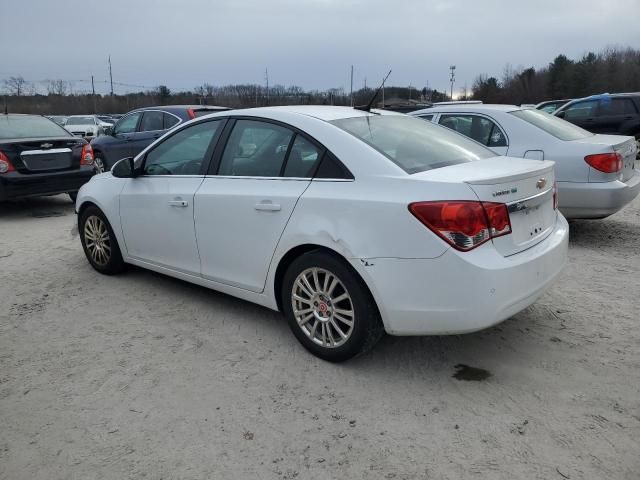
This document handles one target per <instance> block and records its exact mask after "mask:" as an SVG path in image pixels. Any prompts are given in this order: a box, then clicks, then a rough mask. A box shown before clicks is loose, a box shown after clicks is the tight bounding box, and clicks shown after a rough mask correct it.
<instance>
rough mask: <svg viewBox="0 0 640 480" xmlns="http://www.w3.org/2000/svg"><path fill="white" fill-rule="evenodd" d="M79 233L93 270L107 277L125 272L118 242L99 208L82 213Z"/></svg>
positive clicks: (88, 209)
mask: <svg viewBox="0 0 640 480" xmlns="http://www.w3.org/2000/svg"><path fill="white" fill-rule="evenodd" d="M78 231H79V233H80V241H81V242H82V249H83V250H84V254H85V255H86V257H87V260H89V263H90V264H91V266H92V267H93V268H95V269H96V270H97V271H98V272H100V273H104V274H106V275H113V274H115V273H119V272H121V271H122V270H124V268H125V263H124V261H123V260H122V254H121V253H120V247H119V246H118V240H117V239H116V236H115V235H114V233H113V229H112V228H111V225H109V222H108V221H107V217H105V216H104V214H103V213H102V211H100V209H99V208H98V207H94V206H91V207H88V208H87V209H86V210H84V211H83V212H82V213H81V215H80V218H79V221H78Z"/></svg>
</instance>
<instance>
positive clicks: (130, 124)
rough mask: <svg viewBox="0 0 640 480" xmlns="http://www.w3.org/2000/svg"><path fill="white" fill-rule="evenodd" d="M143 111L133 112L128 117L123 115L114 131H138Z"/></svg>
mask: <svg viewBox="0 0 640 480" xmlns="http://www.w3.org/2000/svg"><path fill="white" fill-rule="evenodd" d="M140 115H142V113H141V112H136V113H132V114H131V115H127V116H126V117H122V118H121V119H120V120H119V121H118V123H116V126H115V128H114V133H115V134H119V133H133V132H135V131H136V126H137V125H138V120H139V119H140Z"/></svg>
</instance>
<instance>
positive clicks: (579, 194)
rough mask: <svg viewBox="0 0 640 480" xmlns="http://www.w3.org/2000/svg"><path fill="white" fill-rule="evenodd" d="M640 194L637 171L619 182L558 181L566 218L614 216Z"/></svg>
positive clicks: (639, 174) (560, 199) (639, 176)
mask: <svg viewBox="0 0 640 480" xmlns="http://www.w3.org/2000/svg"><path fill="white" fill-rule="evenodd" d="M638 193H640V172H638V171H634V174H633V176H632V177H631V178H630V179H628V180H626V181H624V182H622V181H620V180H615V181H613V182H602V183H572V182H558V200H559V203H560V204H559V208H560V211H561V212H562V213H563V214H564V215H565V216H566V217H567V218H604V217H608V216H609V215H613V214H614V213H616V212H617V211H618V210H620V209H621V208H622V207H624V206H625V205H626V204H627V203H629V202H630V201H631V200H633V199H634V198H635V197H636V196H637V195H638Z"/></svg>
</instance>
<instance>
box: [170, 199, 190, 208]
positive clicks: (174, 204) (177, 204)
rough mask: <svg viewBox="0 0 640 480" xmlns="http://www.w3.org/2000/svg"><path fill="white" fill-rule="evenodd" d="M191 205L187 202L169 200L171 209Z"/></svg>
mask: <svg viewBox="0 0 640 480" xmlns="http://www.w3.org/2000/svg"><path fill="white" fill-rule="evenodd" d="M188 205H189V202H187V201H186V200H169V206H170V207H186V206H188Z"/></svg>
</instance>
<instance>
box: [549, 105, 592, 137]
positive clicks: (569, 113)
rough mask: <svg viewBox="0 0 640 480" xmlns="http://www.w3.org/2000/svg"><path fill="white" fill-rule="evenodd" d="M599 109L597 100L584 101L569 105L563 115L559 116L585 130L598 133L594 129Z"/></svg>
mask: <svg viewBox="0 0 640 480" xmlns="http://www.w3.org/2000/svg"><path fill="white" fill-rule="evenodd" d="M597 109H598V101H597V100H584V101H582V102H576V103H573V104H571V105H569V106H568V107H567V108H566V109H564V110H562V114H561V115H558V116H559V117H560V118H564V119H565V120H566V121H567V122H571V123H573V124H574V125H578V126H579V127H582V128H584V129H585V130H589V131H590V132H596V129H595V128H594V127H595V117H596V111H597Z"/></svg>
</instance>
